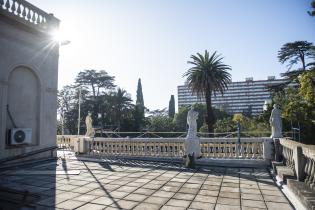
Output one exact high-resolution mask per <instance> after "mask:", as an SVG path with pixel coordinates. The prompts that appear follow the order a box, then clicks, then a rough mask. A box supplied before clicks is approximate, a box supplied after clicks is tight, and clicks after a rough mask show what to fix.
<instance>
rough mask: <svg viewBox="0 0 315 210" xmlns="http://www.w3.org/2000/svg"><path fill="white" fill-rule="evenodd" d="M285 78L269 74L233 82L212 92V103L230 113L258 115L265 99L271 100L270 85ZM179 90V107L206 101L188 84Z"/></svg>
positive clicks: (179, 87) (178, 88)
mask: <svg viewBox="0 0 315 210" xmlns="http://www.w3.org/2000/svg"><path fill="white" fill-rule="evenodd" d="M285 81H286V80H284V79H276V78H275V77H274V76H269V77H268V79H267V80H257V81H254V80H253V78H252V77H250V78H246V79H245V81H241V82H232V83H230V84H228V87H227V89H226V90H225V91H224V92H223V95H222V94H221V93H218V92H217V93H216V94H215V95H214V94H212V105H213V106H214V107H216V108H220V109H223V110H225V111H226V112H227V113H229V114H235V113H244V114H248V115H258V114H260V113H262V111H263V105H264V103H265V101H270V99H271V92H270V90H269V88H268V87H269V86H272V85H277V84H281V83H284V82H285ZM177 91H178V107H181V106H185V105H192V104H194V103H205V99H204V97H202V96H197V95H196V94H192V92H191V91H190V90H189V88H188V86H187V85H186V84H185V85H180V86H178V87H177Z"/></svg>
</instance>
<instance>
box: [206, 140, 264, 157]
mask: <svg viewBox="0 0 315 210" xmlns="http://www.w3.org/2000/svg"><path fill="white" fill-rule="evenodd" d="M267 140H270V139H269V138H241V140H240V143H238V141H237V138H201V139H200V141H201V142H200V143H201V152H202V156H203V157H208V158H228V159H235V158H236V159H263V158H264V150H263V148H264V142H265V141H267Z"/></svg>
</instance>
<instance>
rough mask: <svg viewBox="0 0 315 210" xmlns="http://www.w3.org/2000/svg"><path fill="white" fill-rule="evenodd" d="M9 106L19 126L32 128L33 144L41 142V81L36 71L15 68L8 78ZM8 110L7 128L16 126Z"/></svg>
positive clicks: (21, 67)
mask: <svg viewBox="0 0 315 210" xmlns="http://www.w3.org/2000/svg"><path fill="white" fill-rule="evenodd" d="M7 104H8V108H9V111H10V113H11V116H12V119H13V121H14V123H15V124H16V126H17V127H19V128H31V129H32V144H34V145H36V144H38V143H39V120H40V117H39V116H40V83H39V80H38V77H37V76H36V75H35V72H34V71H32V70H31V69H29V68H27V67H23V66H20V67H17V68H15V69H14V70H13V71H12V72H11V73H10V76H9V80H8V100H7ZM14 123H13V122H12V120H11V119H10V117H9V115H8V112H7V117H6V128H7V130H8V129H12V128H14Z"/></svg>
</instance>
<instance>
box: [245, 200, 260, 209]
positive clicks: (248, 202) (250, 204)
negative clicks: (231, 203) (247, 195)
mask: <svg viewBox="0 0 315 210" xmlns="http://www.w3.org/2000/svg"><path fill="white" fill-rule="evenodd" d="M244 206H246V207H254V208H266V205H265V202H264V201H255V200H242V207H244Z"/></svg>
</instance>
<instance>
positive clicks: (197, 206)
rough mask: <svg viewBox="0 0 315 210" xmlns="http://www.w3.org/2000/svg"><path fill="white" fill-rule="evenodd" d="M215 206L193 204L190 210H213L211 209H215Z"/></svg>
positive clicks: (202, 203) (201, 203)
mask: <svg viewBox="0 0 315 210" xmlns="http://www.w3.org/2000/svg"><path fill="white" fill-rule="evenodd" d="M214 206H215V204H212V203H204V202H192V203H191V204H190V206H189V209H202V210H203V209H204V210H211V209H214Z"/></svg>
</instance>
